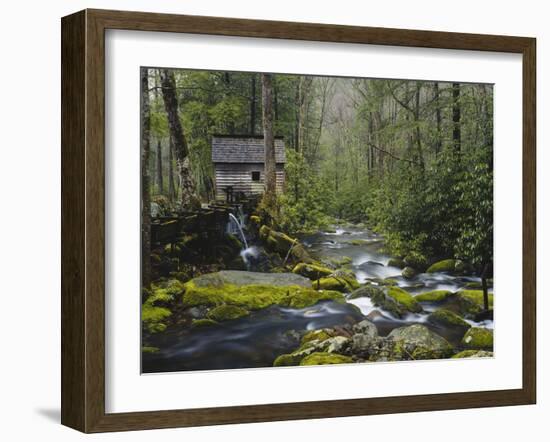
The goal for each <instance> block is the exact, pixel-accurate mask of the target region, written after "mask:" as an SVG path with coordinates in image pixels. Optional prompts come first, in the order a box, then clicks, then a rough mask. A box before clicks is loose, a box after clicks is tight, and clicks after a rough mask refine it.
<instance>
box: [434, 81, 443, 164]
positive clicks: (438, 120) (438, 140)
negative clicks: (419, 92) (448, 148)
mask: <svg viewBox="0 0 550 442" xmlns="http://www.w3.org/2000/svg"><path fill="white" fill-rule="evenodd" d="M433 93H434V100H435V125H436V140H435V145H434V151H435V154H436V155H437V154H439V152H441V146H442V143H441V104H440V102H439V83H438V82H437V81H436V82H435V83H434V91H433Z"/></svg>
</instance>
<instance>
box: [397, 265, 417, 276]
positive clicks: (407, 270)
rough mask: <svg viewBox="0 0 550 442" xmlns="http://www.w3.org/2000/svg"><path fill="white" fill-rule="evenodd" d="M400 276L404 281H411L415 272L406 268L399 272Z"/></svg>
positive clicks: (410, 268)
mask: <svg viewBox="0 0 550 442" xmlns="http://www.w3.org/2000/svg"><path fill="white" fill-rule="evenodd" d="M401 275H402V276H403V278H405V279H412V278H414V277H415V276H416V270H415V269H413V268H412V267H408V266H407V267H405V268H404V269H403V271H402V272H401Z"/></svg>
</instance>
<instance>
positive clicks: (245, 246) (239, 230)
mask: <svg viewBox="0 0 550 442" xmlns="http://www.w3.org/2000/svg"><path fill="white" fill-rule="evenodd" d="M229 218H230V219H231V220H232V221H233V223H234V224H235V225H236V226H237V231H238V232H239V233H240V235H241V239H242V240H243V244H244V248H245V249H248V243H247V242H246V237H245V236H244V232H243V228H242V226H241V223H240V222H239V220H238V219H237V217H236V216H235V215H233V214H232V213H230V214H229Z"/></svg>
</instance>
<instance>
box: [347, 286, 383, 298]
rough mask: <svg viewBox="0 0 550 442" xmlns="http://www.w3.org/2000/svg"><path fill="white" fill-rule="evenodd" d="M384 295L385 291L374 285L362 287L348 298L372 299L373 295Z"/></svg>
mask: <svg viewBox="0 0 550 442" xmlns="http://www.w3.org/2000/svg"><path fill="white" fill-rule="evenodd" d="M377 294H382V295H384V291H383V290H382V288H380V287H378V286H375V285H373V284H365V285H363V286H362V287H359V288H358V289H355V290H354V291H353V292H351V293H350V294H349V296H348V299H357V298H365V297H367V298H370V297H372V296H373V295H377Z"/></svg>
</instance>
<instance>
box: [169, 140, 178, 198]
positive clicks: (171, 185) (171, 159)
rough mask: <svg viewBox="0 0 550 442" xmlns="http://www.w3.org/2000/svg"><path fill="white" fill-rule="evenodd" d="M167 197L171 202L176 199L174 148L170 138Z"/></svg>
mask: <svg viewBox="0 0 550 442" xmlns="http://www.w3.org/2000/svg"><path fill="white" fill-rule="evenodd" d="M168 199H169V200H170V202H171V203H173V202H174V201H175V200H176V186H175V185H174V148H173V146H172V138H171V137H170V140H169V143H168Z"/></svg>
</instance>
